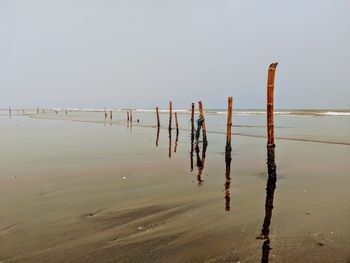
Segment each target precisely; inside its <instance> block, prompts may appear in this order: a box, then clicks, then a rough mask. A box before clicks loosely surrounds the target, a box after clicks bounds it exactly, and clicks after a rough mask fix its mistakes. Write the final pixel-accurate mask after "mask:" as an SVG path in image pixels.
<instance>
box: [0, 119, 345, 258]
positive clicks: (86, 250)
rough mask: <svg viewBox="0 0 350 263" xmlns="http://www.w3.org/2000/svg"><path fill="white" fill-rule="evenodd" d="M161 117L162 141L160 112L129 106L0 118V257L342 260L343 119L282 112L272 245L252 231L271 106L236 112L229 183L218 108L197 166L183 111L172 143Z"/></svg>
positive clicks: (259, 210)
mask: <svg viewBox="0 0 350 263" xmlns="http://www.w3.org/2000/svg"><path fill="white" fill-rule="evenodd" d="M28 117H32V118H28ZM167 118H168V116H167V114H166V113H164V114H161V123H162V128H161V129H160V131H159V142H158V146H156V141H157V138H156V137H157V129H156V128H154V127H152V126H153V125H154V123H155V120H154V113H145V112H135V113H134V115H133V120H134V121H136V120H137V119H139V120H140V123H136V122H135V123H134V124H133V126H127V125H126V121H125V112H113V120H112V121H110V120H109V119H107V120H104V117H103V113H101V112H98V113H96V112H88V113H87V112H69V113H68V114H67V115H65V114H64V113H59V114H57V115H56V114H54V113H51V114H39V115H33V116H14V115H13V116H12V117H11V118H9V117H8V116H2V117H0V122H1V127H2V128H1V129H2V136H1V147H0V154H1V160H0V172H1V173H0V184H1V186H2V187H1V188H2V189H1V191H0V205H1V207H2V209H1V212H0V261H3V262H67V261H69V262H238V261H240V262H260V261H262V260H264V262H267V261H266V259H267V260H268V262H296V261H299V262H348V261H349V260H350V250H349V247H350V223H349V220H348V219H349V218H350V204H349V202H348V200H349V197H350V193H349V191H348V185H349V182H350V177H349V176H350V173H349V171H350V164H349V162H348V160H349V157H350V146H349V145H347V143H350V132H349V131H350V121H349V120H350V118H349V117H334V116H332V117H319V116H276V119H275V125H276V126H277V128H276V132H275V133H276V137H281V138H284V139H277V140H276V164H277V182H276V189H275V191H274V198H273V204H274V208H273V210H272V215H271V222H270V225H269V231H270V235H269V242H270V248H271V250H268V249H266V246H265V248H264V246H263V244H264V240H260V239H257V237H259V236H260V234H261V231H262V227H263V222H264V218H265V199H266V184H267V181H266V180H267V168H266V139H265V138H261V137H259V136H264V135H265V126H264V125H265V116H263V115H257V116H245V115H239V116H238V115H234V117H233V123H234V125H236V126H235V127H233V128H232V132H233V133H234V135H233V136H232V162H231V172H230V177H231V180H230V184H227V180H226V177H225V173H226V170H225V168H226V166H225V135H224V134H221V133H223V132H224V131H225V129H226V128H225V124H226V116H225V115H220V116H219V115H210V114H208V115H207V116H206V122H207V129H208V131H209V133H208V140H209V144H208V146H207V150H206V152H205V158H204V162H203V145H202V144H201V143H200V147H199V150H200V151H199V153H198V157H199V160H197V154H196V152H194V154H193V171H191V156H190V151H191V141H190V132H189V125H190V123H189V115H188V114H179V122H180V132H179V136H178V138H177V145H176V152H174V151H175V143H176V132H175V131H172V134H171V144H170V147H169V134H168V130H167V121H168V120H167ZM67 120H71V121H67ZM237 133H239V134H240V135H235V134H237ZM247 135H253V136H256V137H250V136H247ZM286 138H287V139H288V138H293V139H296V140H293V141H290V140H286ZM299 139H301V141H298V140H299ZM304 139H307V140H308V141H303V140H304ZM317 141H320V142H317ZM339 143H340V144H339ZM169 149H170V157H171V158H169ZM201 164H202V165H203V170H202V168H201V166H202V165H201ZM196 165H198V166H199V167H197V166H196ZM198 168H199V170H198ZM199 172H202V174H201V176H200V178H198V173H199ZM228 196H229V197H230V198H229V200H228V198H227V197H228ZM225 197H226V198H225ZM228 201H229V202H228ZM228 207H229V209H228ZM228 210H229V211H228ZM266 256H267V257H266Z"/></svg>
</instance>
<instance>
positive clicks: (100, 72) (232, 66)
mask: <svg viewBox="0 0 350 263" xmlns="http://www.w3.org/2000/svg"><path fill="white" fill-rule="evenodd" d="M349 14H350V1H349V0H327V1H325V0H294V1H281V0H265V1H261V0H256V1H250V0H219V1H213V0H198V1H191V0H138V1H137V0H124V1H117V0H55V1H53V0H30V1H29V0H22V1H20V0H0V91H1V93H0V107H7V106H8V105H13V106H27V107H31V106H34V107H36V106H37V105H38V106H56V107H58V106H62V107H67V106H68V107H103V106H108V107H109V106H111V107H146V108H153V107H154V106H157V105H159V106H161V107H165V106H166V105H167V102H168V100H169V99H172V100H173V103H174V107H175V108H183V107H188V106H189V105H190V103H191V102H192V101H194V100H198V99H202V100H203V103H204V106H205V107H225V105H226V97H227V96H228V95H232V96H233V97H234V103H235V107H239V108H264V107H265V93H266V74H267V68H268V65H269V64H270V63H271V62H273V61H278V62H279V65H278V68H277V74H276V106H277V107H279V108H322V107H333V108H350V88H349V85H350V84H349V83H350V67H349V63H350V15H349Z"/></svg>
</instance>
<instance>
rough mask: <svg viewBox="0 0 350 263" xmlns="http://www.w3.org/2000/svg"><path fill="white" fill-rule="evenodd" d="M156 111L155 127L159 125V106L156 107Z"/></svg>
mask: <svg viewBox="0 0 350 263" xmlns="http://www.w3.org/2000/svg"><path fill="white" fill-rule="evenodd" d="M156 113H157V127H158V128H159V127H160V121H159V108H158V107H156Z"/></svg>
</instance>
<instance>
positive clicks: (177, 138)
mask: <svg viewBox="0 0 350 263" xmlns="http://www.w3.org/2000/svg"><path fill="white" fill-rule="evenodd" d="M178 141H179V130H176V137H175V145H174V153H176V149H177V142H178Z"/></svg>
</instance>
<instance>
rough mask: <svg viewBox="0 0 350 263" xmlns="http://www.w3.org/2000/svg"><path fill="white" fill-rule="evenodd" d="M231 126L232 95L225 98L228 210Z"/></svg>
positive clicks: (226, 200)
mask: <svg viewBox="0 0 350 263" xmlns="http://www.w3.org/2000/svg"><path fill="white" fill-rule="evenodd" d="M231 128H232V97H228V99H227V128H226V147H225V163H226V172H225V178H226V181H225V210H226V211H230V200H231V198H230V184H231V160H232V158H231V151H232V148H231Z"/></svg>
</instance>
